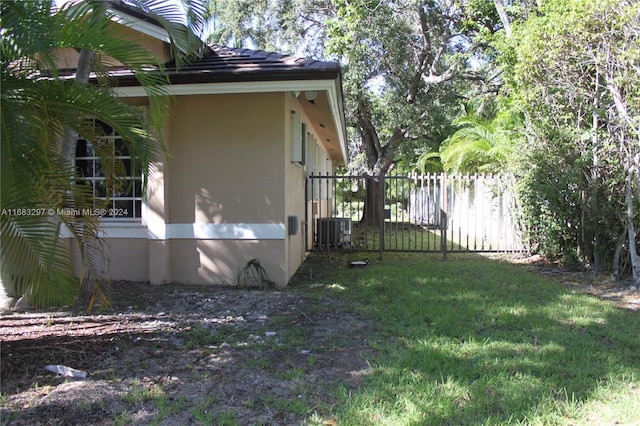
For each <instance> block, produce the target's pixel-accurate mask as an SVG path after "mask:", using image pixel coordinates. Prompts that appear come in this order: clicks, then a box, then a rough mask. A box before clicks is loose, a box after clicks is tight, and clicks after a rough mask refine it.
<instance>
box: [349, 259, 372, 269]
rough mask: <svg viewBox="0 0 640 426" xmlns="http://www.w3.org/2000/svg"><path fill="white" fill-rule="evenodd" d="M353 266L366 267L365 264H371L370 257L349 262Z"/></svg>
mask: <svg viewBox="0 0 640 426" xmlns="http://www.w3.org/2000/svg"><path fill="white" fill-rule="evenodd" d="M349 265H350V266H351V267H352V268H364V267H365V266H369V259H364V260H354V261H353V262H351V263H349Z"/></svg>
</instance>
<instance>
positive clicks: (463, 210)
mask: <svg viewBox="0 0 640 426" xmlns="http://www.w3.org/2000/svg"><path fill="white" fill-rule="evenodd" d="M513 185H514V180H513V178H512V177H510V176H506V175H446V174H428V175H414V176H400V175H388V176H384V177H378V176H333V175H312V176H310V177H309V178H308V179H307V217H306V226H307V232H306V235H307V236H308V237H307V249H309V250H317V249H326V250H331V249H348V250H361V251H379V252H380V253H382V252H384V251H416V252H443V253H444V254H446V253H447V252H521V251H525V250H526V244H525V243H524V241H523V237H522V232H521V228H520V226H519V222H518V220H517V215H516V212H517V209H516V198H515V196H514V194H513V192H512V188H513Z"/></svg>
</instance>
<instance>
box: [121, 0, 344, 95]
mask: <svg viewBox="0 0 640 426" xmlns="http://www.w3.org/2000/svg"><path fill="white" fill-rule="evenodd" d="M109 7H110V8H111V9H112V10H114V11H116V12H122V13H126V14H129V15H131V16H133V17H135V18H136V19H141V20H144V21H147V22H148V23H151V24H153V25H156V26H159V27H160V24H159V23H158V22H157V21H155V19H153V18H152V17H150V16H149V15H148V14H146V13H145V12H143V11H142V10H140V9H138V8H136V7H134V6H131V5H129V4H127V3H125V2H124V1H123V0H111V1H109ZM204 52H205V53H204V55H203V56H202V57H201V58H199V59H197V60H195V61H193V62H192V63H190V64H189V65H186V66H182V67H180V68H177V67H176V65H175V63H169V64H166V68H165V71H166V73H167V75H168V76H169V79H170V81H171V83H172V84H190V83H216V82H243V81H281V80H315V79H335V78H337V77H339V76H340V74H341V68H340V64H338V63H337V62H324V61H318V60H314V59H306V58H300V57H296V56H290V55H285V54H281V53H274V52H267V51H264V50H252V49H245V48H231V47H225V46H219V45H212V46H208V48H205V50H204ZM114 77H115V78H117V79H118V82H119V85H120V86H133V85H138V82H137V80H135V78H134V77H133V76H132V75H130V74H128V73H127V71H126V70H119V71H116V72H114Z"/></svg>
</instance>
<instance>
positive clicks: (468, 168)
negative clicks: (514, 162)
mask: <svg viewBox="0 0 640 426" xmlns="http://www.w3.org/2000/svg"><path fill="white" fill-rule="evenodd" d="M488 109H489V111H486V109H485V108H481V107H479V108H475V107H473V106H470V108H469V111H468V112H467V113H466V114H465V115H463V116H461V117H459V118H457V119H455V120H454V121H453V123H452V124H453V125H454V126H457V127H458V130H457V131H456V132H455V133H454V134H453V135H451V136H450V137H449V138H447V139H446V140H445V141H444V142H443V143H442V145H441V146H440V150H439V152H437V153H433V152H429V153H425V154H422V155H421V157H420V158H419V159H418V164H419V165H425V166H426V165H428V164H430V162H431V161H432V160H433V159H435V158H439V159H440V162H441V164H442V167H443V168H444V170H445V171H447V172H450V173H478V172H489V173H492V172H499V171H503V170H504V169H505V167H506V165H507V162H508V160H509V156H510V155H511V153H512V150H513V147H514V146H515V141H516V138H518V137H519V129H520V123H521V121H520V118H519V116H518V115H517V114H514V113H513V112H512V111H511V110H509V109H502V110H500V111H498V112H495V111H494V109H493V108H491V107H489V108H488ZM485 111H486V112H485Z"/></svg>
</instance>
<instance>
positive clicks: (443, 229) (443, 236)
mask: <svg viewBox="0 0 640 426" xmlns="http://www.w3.org/2000/svg"><path fill="white" fill-rule="evenodd" d="M440 220H441V222H440V251H441V252H442V259H443V260H447V212H446V211H444V210H442V209H440Z"/></svg>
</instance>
